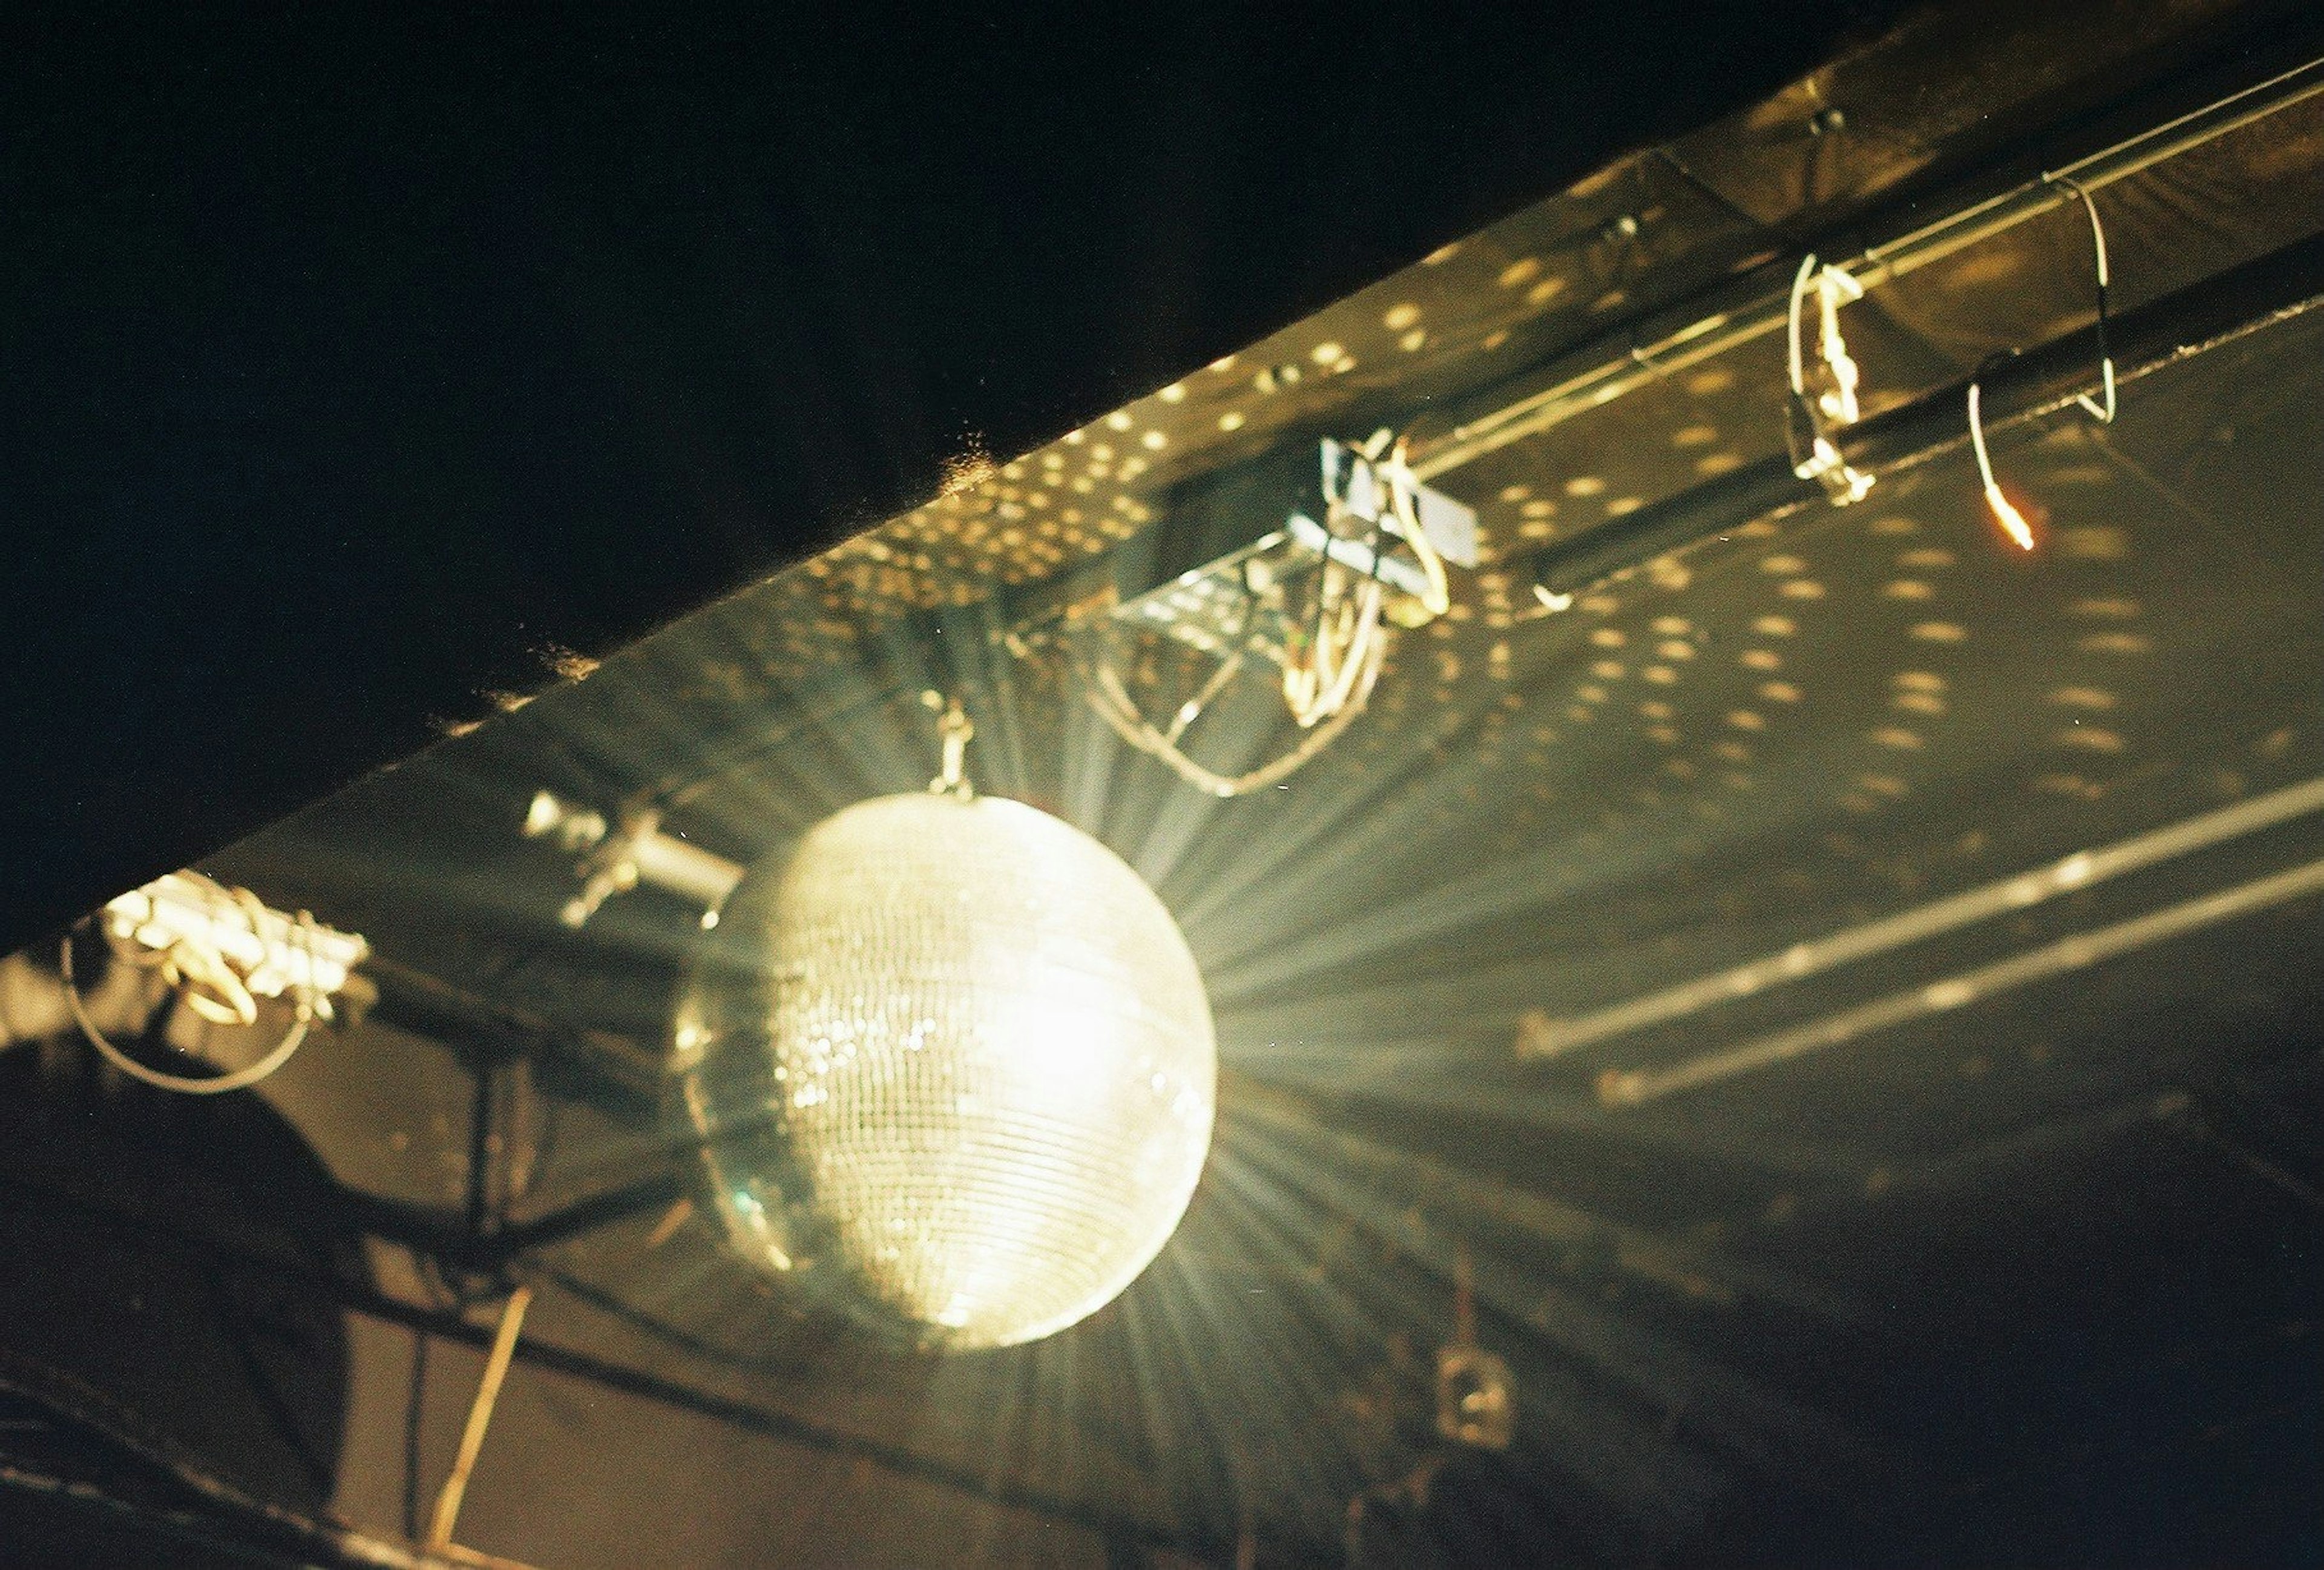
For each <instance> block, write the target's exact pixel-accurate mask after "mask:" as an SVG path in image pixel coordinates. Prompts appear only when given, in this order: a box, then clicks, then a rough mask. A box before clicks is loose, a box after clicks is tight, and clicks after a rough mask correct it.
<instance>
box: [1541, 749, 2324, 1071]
mask: <svg viewBox="0 0 2324 1570" xmlns="http://www.w3.org/2000/svg"><path fill="white" fill-rule="evenodd" d="M2315 812H2324V779H2317V780H2303V781H2301V783H2300V784H2297V785H2290V786H2286V787H2285V788H2284V789H2282V790H2273V791H2270V792H2269V793H2268V794H2266V795H2264V796H2255V797H2253V798H2252V799H2250V800H2248V801H2238V802H2236V803H2234V804H2232V805H2230V806H2227V807H2222V808H2217V809H2216V810H2214V811H2210V812H2205V813H2200V814H2198V815H2197V816H2195V817H2189V818H2182V819H2181V820H2180V821H2179V822H2177V823H2172V824H2166V825H2164V826H2163V827H2161V828H2156V829H2150V830H2149V831H2147V832H2146V833H2144V834H2141V835H2135V836H2132V837H2130V838H2128V839H2122V840H2116V842H2115V843H2114V844H2112V845H2100V846H2098V847H2097V848H2096V849H2093V850H2081V851H2076V852H2075V853H2074V854H2071V855H2070V856H2066V857H2064V858H2062V859H2061V860H2059V861H2056V862H2052V863H2051V864H2049V865H2047V866H2042V867H2035V868H2033V869H2032V870H2031V871H2028V872H2024V873H2018V874H2017V875H2016V876H2015V877H2010V878H2002V879H2000V880H1998V881H1997V882H1990V883H1985V884H1981V885H1979V886H1978V887H1977V888H1974V889H1969V890H1964V891H1962V892H1960V893H1958V894H1950V895H1948V896H1946V897H1945V898H1944V899H1941V900H1931V901H1930V902H1928V903H1927V904H1924V905H1916V906H1914V907H1913V908H1912V909H1911V910H1900V911H1898V912H1897V913H1896V914H1895V915H1893V916H1884V917H1882V918H1881V919H1878V920H1877V921H1867V922H1864V923H1861V924H1860V925H1858V926H1855V927H1849V928H1843V929H1842V930H1840V931H1838V932H1832V933H1828V934H1826V935H1825V936H1823V937H1816V938H1811V939H1809V940H1808V941H1806V942H1804V943H1795V944H1794V945H1792V946H1791V947H1789V948H1786V949H1784V950H1783V951H1782V952H1780V953H1776V954H1770V955H1766V956H1763V957H1761V958H1758V959H1755V960H1752V961H1750V962H1749V963H1748V964H1746V965H1736V966H1734V967H1733V968H1732V969H1729V970H1723V971H1720V972H1718V973H1717V974H1712V975H1706V976H1700V977H1697V978H1696V979H1695V980H1693V981H1690V982H1683V983H1681V984H1679V985H1677V986H1674V987H1665V989H1663V990H1662V991H1661V992H1657V993H1648V994H1647V995H1646V996H1645V997H1641V998H1632V999H1631V1000H1629V1001H1628V1002H1621V1003H1614V1004H1611V1005H1609V1006H1608V1007H1605V1008H1601V1009H1592V1010H1591V1011H1589V1012H1588V1013H1586V1014H1582V1015H1580V1016H1578V1017H1577V1018H1574V1019H1571V1020H1552V1021H1548V1022H1547V1024H1546V1026H1545V1028H1544V1029H1543V1030H1540V1031H1538V1032H1536V1034H1535V1039H1534V1040H1533V1041H1532V1042H1530V1043H1529V1044H1528V1046H1527V1048H1526V1049H1524V1050H1522V1051H1520V1053H1519V1056H1520V1057H1553V1056H1554V1055H1556V1054H1558V1053H1562V1052H1570V1051H1572V1050H1573V1049H1574V1048H1578V1047H1586V1046H1588V1045H1590V1044H1591V1042H1594V1041H1602V1040H1604V1039H1607V1038H1609V1037H1611V1036H1627V1035H1629V1034H1630V1033H1631V1032H1633V1031H1637V1030H1645V1029H1646V1028H1647V1027H1648V1026H1650V1025H1660V1024H1666V1023H1668V1022H1669V1021H1672V1020H1677V1019H1683V1018H1685V1017H1686V1016H1688V1015H1690V1014H1695V1013H1700V1012H1701V1011H1703V1010H1705V1009H1709V1008H1713V1007H1716V1006H1717V1005H1719V1004H1720V1003H1725V1002H1732V1001H1734V1000H1736V999H1738V998H1749V997H1757V996H1759V995H1761V994H1762V993H1766V992H1767V991H1768V990H1769V989H1771V988H1774V987H1778V986H1782V985H1784V984H1788V983H1791V982H1798V981H1805V980H1806V979H1807V978H1808V977H1810V976H1814V975H1821V974H1823V973H1824V972H1826V971H1828V970H1832V969H1836V968H1837V967H1839V966H1840V965H1849V964H1853V963H1854V962H1855V961H1857V960H1860V959H1869V958H1872V957H1873V956H1876V955H1882V954H1886V953H1888V952H1889V951H1890V950H1892V949H1896V948H1901V947H1904V946H1905V945H1907V944H1912V943H1919V942H1921V941H1923V940H1924V939H1926V938H1931V937H1941V936H1942V935H1943V934H1945V933H1948V932H1953V931H1957V930H1959V929H1960V928H1964V927H1968V926H1970V925H1973V924H1974V923H1976V922H1979V921H1984V920H1987V919H1991V918H1993V917H1996V916H2006V915H2009V914H2011V913H2013V912H2015V911H2019V910H2030V909H2032V908H2033V906H2035V905H2039V904H2042V903H2043V902H2044V901H2045V900H2053V899H2056V898H2057V897H2058V896H2060V895H2061V894H2070V893H2072V892H2074V891H2077V890H2080V889H2088V888H2091V887H2093V886H2095V885H2097V884H2098V883H2102V882H2106V881H2107V880H2108V879H2110V878H2118V877H2122V876H2124V875H2126V874H2127V873H2135V872H2141V871H2144V869H2145V868H2148V867H2151V866H2155V865H2157V864H2161V863H2163V862H2165V861H2169V860H2172V859H2173V858H2175V857H2178V856H2183V855H2189V854H2192V853H2194V852H2196V851H2199V850H2208V849H2209V848H2210V847H2211V846H2213V845H2223V844H2225V843H2227V841H2229V840H2232V839H2236V838H2240V837H2241V836H2245V835H2248V834H2256V833H2258V832H2260V831H2261V830H2263V829H2267V828H2273V827H2276V826H2277V825H2279V824H2282V823H2288V822H2290V821H2292V819H2294V818H2297V817H2306V816H2308V815H2309V814H2311V813H2315Z"/></svg>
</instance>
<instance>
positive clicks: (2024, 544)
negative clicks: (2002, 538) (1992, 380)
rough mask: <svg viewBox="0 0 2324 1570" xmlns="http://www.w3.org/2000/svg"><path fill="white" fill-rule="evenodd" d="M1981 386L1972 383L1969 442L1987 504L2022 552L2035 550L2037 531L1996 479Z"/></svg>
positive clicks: (1970, 389) (1970, 387)
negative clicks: (1989, 453)
mask: <svg viewBox="0 0 2324 1570" xmlns="http://www.w3.org/2000/svg"><path fill="white" fill-rule="evenodd" d="M1969 446H1970V447H1971V448H1975V449H1976V452H1977V472H1978V476H1980V477H1981V478H1982V479H1983V480H1984V481H1985V504H1986V505H1987V507H1989V508H1991V509H1992V511H1993V517H1994V522H1997V523H1999V524H2000V525H2001V528H2002V531H2003V532H2004V533H2006V534H2007V535H2008V536H2009V538H2010V539H2011V540H2013V541H2014V542H2015V544H2016V546H2017V548H2018V549H2019V550H2033V525H2031V524H2029V523H2028V522H2025V514H2024V513H2020V512H2019V511H2018V510H2017V508H2016V506H2015V504H2014V503H2011V501H2010V500H2009V498H2008V497H2006V496H2005V495H2003V494H2001V482H2000V481H1998V480H1997V479H1995V478H1994V477H1993V459H1992V458H1991V457H1987V454H1986V450H1985V420H1984V418H1983V416H1982V414H1981V413H1980V411H1979V410H1978V383H1976V382H1975V381H1972V382H1970V383H1969Z"/></svg>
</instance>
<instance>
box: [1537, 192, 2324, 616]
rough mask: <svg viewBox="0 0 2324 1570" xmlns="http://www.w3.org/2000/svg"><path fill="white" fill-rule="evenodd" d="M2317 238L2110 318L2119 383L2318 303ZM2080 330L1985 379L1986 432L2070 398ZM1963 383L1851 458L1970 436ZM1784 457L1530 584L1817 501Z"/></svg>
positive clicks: (1588, 549)
mask: <svg viewBox="0 0 2324 1570" xmlns="http://www.w3.org/2000/svg"><path fill="white" fill-rule="evenodd" d="M2319 291H2324V235H2313V236H2310V238H2308V239H2306V240H2301V241H2299V242H2297V243H2295V244H2293V245H2288V246H2286V247H2284V248H2283V249H2282V250H2281V251H2278V252H2276V253H2274V254H2272V255H2268V256H2264V257H2261V258H2259V259H2258V260H2256V261H2254V262H2248V263H2244V264H2243V265H2242V266H2240V267H2236V268H2233V269H2230V270H2229V271H2228V272H2222V273H2219V274H2217V275H2216V276H2214V277H2211V278H2209V279H2206V280H2204V281H2203V282H2200V283H2197V284H2194V285H2191V286H2190V287H2189V288H2187V289H2184V290H2181V291H2179V292H2178V293H2176V294H2173V295H2170V296H2167V297H2165V298H2164V299H2163V300H2156V301H2154V302H2153V304H2151V305H2147V306H2144V307H2142V308H2141V309H2138V310H2136V311H2134V312H2132V313H2131V314H2129V315H2128V316H2125V317H2121V318H2118V319H2116V322H2115V338H2114V349H2115V358H2116V383H2117V384H2118V385H2119V386H2128V385H2130V384H2131V383H2135V382H2136V381H2139V380H2141V379H2142V378H2144V377H2146V376H2149V375H2152V374H2154V373H2155V372H2157V371H2160V370H2163V369H2166V368H2168V367H2170V366H2172V365H2178V364H2180V363H2181V362H2183V361H2185V360H2187V359H2190V358H2192V357H2194V356H2199V355H2202V354H2206V353H2209V351H2210V350H2212V349H2215V348H2218V347H2220V346H2224V345H2227V344H2231V343H2235V342H2236V341H2238V340H2240V339H2242V338H2243V337H2247V336H2248V335H2249V334H2251V333H2254V332H2258V331H2263V330H2264V329H2265V328H2268V327H2271V326H2273V325H2276V324H2278V323H2281V322H2282V321H2284V320H2287V319H2291V318H2293V317H2297V316H2300V315H2302V314H2304V313H2305V312H2307V311H2309V310H2310V309H2315V308H2316V307H2317V306H2319V304H2324V292H2319ZM2088 383H2089V361H2088V359H2087V357H2086V355H2085V351H2084V349H2083V346H2082V345H2081V343H2080V336H2079V335H2072V334H2070V335H2068V336H2067V337H2063V338H2061V339H2058V340H2056V341H2055V342H2052V343H2050V344H2046V345H2043V346H2041V347H2040V348H2037V349H2034V350H2031V351H2029V352H2028V353H2026V354H2024V355H2022V356H2018V357H2017V358H2015V359H2014V360H2011V361H2010V362H2008V363H2007V364H2006V365H2003V366H2002V367H2001V368H2000V369H1998V370H1997V371H1994V372H1991V373H1988V374H1987V375H1986V376H1984V377H1983V378H1982V379H1981V384H1982V386H1983V388H1984V392H1985V402H1986V405H1987V409H1988V410H1989V411H1993V412H1990V413H1988V414H1987V419H1986V422H1985V423H1986V430H1987V434H1988V435H1990V434H1991V433H1992V432H1993V431H1996V430H1999V429H2007V428H2010V427H2014V426H2018V425H2023V424H2026V423H2028V422H2030V421H2032V420H2038V419H2042V418H2043V417H2045V416H2048V415H2051V414H2053V413H2056V412H2057V411H2060V410H2063V409H2070V408H2071V407H2073V405H2074V402H2075V400H2076V399H2077V398H2078V397H2079V396H2080V392H2081V389H2082V388H2083V387H2085V386H2086V385H2087V384H2088ZM1960 395H1961V386H1960V384H1955V385H1953V386H1950V387H1943V388H1940V389H1938V390H1936V391H1934V392H1931V393H1929V394H1928V395H1927V396H1926V397H1923V398H1921V399H1919V400H1917V401H1915V402H1912V403H1908V404H1905V405H1904V406H1903V407H1902V408H1898V409H1892V410H1890V411H1887V412H1886V413H1884V414H1880V415H1877V416H1875V417H1874V418H1872V419H1870V420H1866V421H1864V422H1863V423H1862V424H1861V425H1858V426H1854V427H1852V428H1850V429H1849V432H1848V435H1847V437H1846V439H1844V440H1843V441H1842V442H1841V443H1840V448H1841V451H1842V453H1843V454H1844V455H1845V456H1846V457H1847V458H1848V461H1849V462H1850V463H1852V464H1855V465H1857V466H1859V467H1862V468H1868V469H1874V470H1877V471H1879V472H1882V473H1893V472H1895V470H1897V469H1899V468H1903V467H1907V466H1912V465H1914V464H1919V463H1924V462H1927V461H1930V460H1932V459H1933V458H1937V457H1942V456H1943V455H1945V454H1947V453H1950V452H1952V451H1954V450H1955V449H1957V448H1960V447H1963V446H1966V445H1967V444H1968V442H1969V427H1968V424H1967V422H1966V421H1964V420H1962V419H1961V417H1960ZM1822 495H1823V493H1822V492H1821V490H1818V489H1817V488H1816V487H1814V486H1812V485H1803V484H1802V483H1801V481H1800V480H1799V478H1798V476H1795V475H1794V474H1793V472H1792V466H1791V463H1790V460H1789V459H1788V458H1786V457H1783V456H1781V455H1777V456H1775V457H1769V458H1765V459H1762V460H1761V461H1759V462H1757V463H1755V464H1747V465H1745V466H1743V467H1742V468H1740V469H1738V470H1736V471H1735V472H1734V473H1733V474H1731V475H1729V476H1725V477H1723V478H1720V479H1718V480H1712V481H1709V482H1707V483H1705V484H1702V485H1695V486H1693V487H1692V488H1690V489H1688V490H1685V491H1682V492H1680V493H1679V494H1676V495H1674V496H1672V497H1671V498H1669V499H1668V500H1666V501H1664V502H1661V503H1656V504H1655V505H1654V506H1651V507H1643V508H1640V509H1639V510H1638V511H1637V512H1636V513H1630V514H1629V515H1628V517H1624V518H1619V519H1616V520H1615V521H1613V522H1610V523H1608V524H1607V525H1605V526H1604V527H1603V528H1599V529H1593V530H1591V531H1590V532H1589V533H1587V534H1583V535H1581V536H1579V537H1577V538H1575V539H1573V540H1567V541H1563V542H1561V543H1559V544H1555V545H1550V546H1546V547H1545V548H1543V549H1542V550H1538V551H1536V552H1535V553H1534V555H1533V557H1532V558H1531V561H1532V566H1533V571H1534V577H1535V582H1536V583H1538V584H1539V585H1540V586H1542V588H1543V589H1544V590H1545V591H1547V592H1548V593H1550V594H1552V595H1575V594H1580V593H1582V592H1584V591H1586V590H1588V589H1591V588H1592V587H1594V586H1597V585H1599V584H1601V583H1604V582H1606V581H1607V580H1608V579H1609V578H1612V577H1617V576H1618V575H1620V574H1621V573H1623V572H1626V571H1628V570H1630V569H1632V568H1637V567H1638V566H1639V565H1641V564H1642V563H1644V562H1646V561H1650V560H1652V559H1655V558H1656V557H1658V556H1662V555H1664V554H1665V553H1667V552H1670V551H1674V550H1684V549H1685V548H1687V547H1689V546H1692V545H1696V544H1699V543H1701V541H1702V540H1707V539H1710V538H1711V537H1713V536H1715V535H1718V534H1720V533H1721V532H1724V531H1731V530H1733V529H1734V528H1735V527H1736V526H1737V525H1738V524H1740V523H1743V522H1748V521H1749V520H1753V519H1758V518H1766V517H1773V516H1777V515H1780V514H1781V513H1784V512H1785V511H1787V510H1789V509H1791V508H1793V507H1797V506H1805V505H1811V504H1815V503H1821V499H1822Z"/></svg>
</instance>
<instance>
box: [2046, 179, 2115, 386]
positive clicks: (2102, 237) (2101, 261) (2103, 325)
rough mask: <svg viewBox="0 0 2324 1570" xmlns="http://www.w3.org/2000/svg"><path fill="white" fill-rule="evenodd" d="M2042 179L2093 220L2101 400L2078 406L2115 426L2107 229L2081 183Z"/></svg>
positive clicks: (2092, 245)
mask: <svg viewBox="0 0 2324 1570" xmlns="http://www.w3.org/2000/svg"><path fill="white" fill-rule="evenodd" d="M2042 178H2043V179H2044V180H2048V181H2050V182H2051V183H2052V184H2053V185H2056V186H2058V187H2060V188H2061V189H2065V190H2068V191H2070V192H2072V193H2073V195H2074V197H2075V199H2077V200H2079V201H2080V203H2081V204H2082V211H2083V212H2084V213H2085V214H2087V215H2088V216H2089V220H2090V252H2091V256H2092V259H2093V261H2094V262H2095V263H2096V264H2097V268H2098V397H2097V398H2092V397H2091V396H2089V394H2088V393H2084V394H2082V395H2081V396H2080V397H2079V398H2077V399H2075V400H2074V402H2077V403H2079V404H2080V405H2081V406H2082V408H2083V409H2084V410H2085V411H2088V413H2089V416H2090V418H2091V419H2093V420H2097V421H2098V423H2099V424H2100V425H2112V424H2113V423H2114V416H2115V395H2114V351H2113V349H2112V348H2111V347H2109V346H2108V345H2107V290H2108V289H2109V288H2110V287H2111V285H2112V283H2113V279H2112V278H2111V277H2110V276H2109V270H2108V268H2107V238H2106V225H2104V224H2103V223H2101V222H2099V221H2098V203H2097V202H2096V201H2094V200H2092V199H2091V197H2090V193H2089V188H2088V187H2086V186H2084V185H2083V184H2082V183H2081V181H2080V180H2074V179H2071V178H2070V177H2069V176H2066V175H2062V174H2045V175H2043V177H2042Z"/></svg>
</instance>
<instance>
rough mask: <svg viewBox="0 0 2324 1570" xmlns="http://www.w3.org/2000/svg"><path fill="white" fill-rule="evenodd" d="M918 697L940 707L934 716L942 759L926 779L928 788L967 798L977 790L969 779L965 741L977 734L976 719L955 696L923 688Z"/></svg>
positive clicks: (942, 793)
mask: <svg viewBox="0 0 2324 1570" xmlns="http://www.w3.org/2000/svg"><path fill="white" fill-rule="evenodd" d="M920 701H921V702H922V703H923V704H926V705H927V707H930V708H932V709H933V708H938V707H941V710H942V712H941V713H939V714H938V715H937V716H936V734H937V735H938V736H940V737H941V738H943V741H944V763H943V765H942V769H941V771H940V772H938V774H937V775H936V778H935V779H933V780H929V781H928V792H929V794H931V795H934V796H951V797H954V798H957V799H960V800H962V801H966V800H968V799H971V798H972V797H973V796H974V795H975V794H976V789H975V787H973V786H972V785H971V784H970V783H969V782H968V743H970V742H971V741H973V740H974V739H975V737H976V725H975V722H973V721H972V720H971V719H970V718H969V717H968V711H967V710H965V709H964V708H962V707H960V699H958V698H957V697H945V696H944V695H943V694H941V693H936V692H924V693H922V694H920Z"/></svg>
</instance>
